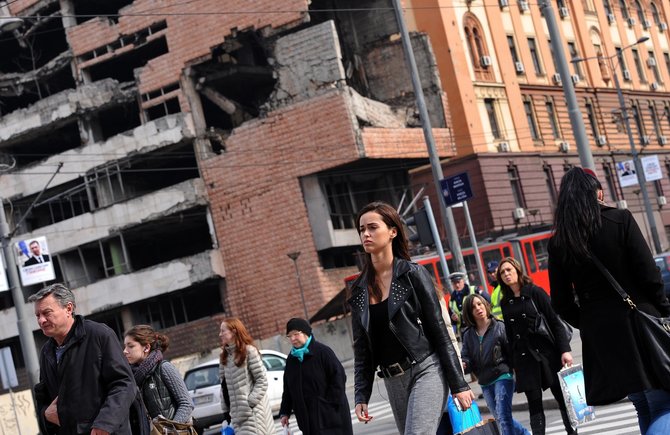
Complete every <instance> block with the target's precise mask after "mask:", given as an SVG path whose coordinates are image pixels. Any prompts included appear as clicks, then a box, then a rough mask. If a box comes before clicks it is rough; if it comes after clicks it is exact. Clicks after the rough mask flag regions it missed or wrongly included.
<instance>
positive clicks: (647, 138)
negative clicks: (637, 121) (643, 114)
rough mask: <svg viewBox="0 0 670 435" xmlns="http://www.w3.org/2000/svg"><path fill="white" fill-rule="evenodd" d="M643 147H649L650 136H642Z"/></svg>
mask: <svg viewBox="0 0 670 435" xmlns="http://www.w3.org/2000/svg"><path fill="white" fill-rule="evenodd" d="M642 145H649V136H642Z"/></svg>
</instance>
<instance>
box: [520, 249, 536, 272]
mask: <svg viewBox="0 0 670 435" xmlns="http://www.w3.org/2000/svg"><path fill="white" fill-rule="evenodd" d="M523 250H524V251H525V256H526V260H528V266H529V267H530V273H535V272H537V263H535V256H534V255H533V248H532V247H531V245H530V242H524V244H523Z"/></svg>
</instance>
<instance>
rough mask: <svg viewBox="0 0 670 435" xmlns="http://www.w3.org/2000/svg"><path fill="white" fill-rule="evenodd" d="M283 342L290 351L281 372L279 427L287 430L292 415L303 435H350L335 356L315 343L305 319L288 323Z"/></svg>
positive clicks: (342, 376)
mask: <svg viewBox="0 0 670 435" xmlns="http://www.w3.org/2000/svg"><path fill="white" fill-rule="evenodd" d="M286 338H287V339H288V340H289V341H290V342H291V346H292V347H291V353H290V354H289V356H288V358H287V359H286V368H285V369H284V393H283V395H282V399H281V408H280V410H279V415H280V416H281V424H282V426H284V427H288V421H289V418H290V417H291V414H292V413H293V414H295V418H296V420H297V421H298V427H299V428H300V430H301V431H302V433H303V434H305V435H317V434H320V435H340V434H342V435H353V428H352V426H351V413H350V412H349V401H348V400H347V395H346V392H345V384H346V382H347V376H346V375H345V373H344V367H342V364H341V363H340V360H339V359H338V358H337V356H336V355H335V352H333V350H332V349H331V348H329V347H328V346H326V345H325V344H322V343H319V342H317V341H316V340H315V339H314V335H313V334H312V327H311V326H310V325H309V323H307V321H306V320H305V319H299V318H293V319H291V320H289V321H288V323H287V324H286Z"/></svg>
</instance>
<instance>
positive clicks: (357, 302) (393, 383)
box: [349, 202, 474, 434]
mask: <svg viewBox="0 0 670 435" xmlns="http://www.w3.org/2000/svg"><path fill="white" fill-rule="evenodd" d="M356 222H357V224H358V232H359V234H360V238H361V243H362V244H363V249H364V250H365V253H366V264H365V267H364V269H363V272H362V273H361V275H360V277H358V279H357V280H356V281H355V282H354V283H353V285H352V297H351V299H350V300H349V303H350V305H351V308H352V322H353V330H354V356H355V362H354V378H355V401H356V416H357V417H358V420H359V421H361V422H365V423H368V422H370V420H371V419H372V416H371V415H369V414H368V401H369V399H370V395H371V393H372V385H373V381H374V377H375V371H376V370H377V369H379V371H378V373H377V374H378V376H379V377H381V378H383V379H384V384H385V386H386V391H387V393H388V397H389V402H390V404H391V409H392V411H393V416H394V418H395V422H396V425H397V426H398V430H399V432H400V433H401V434H427V433H435V432H436V430H437V426H438V424H439V422H440V418H441V416H442V410H443V406H444V403H445V400H446V397H447V385H448V387H449V388H450V389H451V392H452V394H453V396H454V398H455V399H456V400H457V401H458V402H459V403H460V405H461V406H462V407H463V408H464V409H467V408H469V407H470V405H471V403H472V399H473V398H474V396H473V394H472V391H470V387H469V386H468V384H467V382H466V381H465V379H463V373H462V371H461V367H460V361H459V360H458V356H457V354H456V349H455V348H454V346H453V344H452V342H451V340H450V338H449V334H448V332H447V327H446V326H445V323H444V320H443V319H442V311H441V307H440V302H439V300H438V294H437V292H436V290H435V287H434V285H433V281H432V278H431V276H430V274H429V273H428V272H427V271H426V269H424V268H423V267H422V266H419V265H417V264H416V263H413V262H411V261H410V257H409V250H408V246H407V238H406V236H405V231H404V228H403V225H402V222H401V220H400V216H399V215H398V213H397V212H396V210H395V209H394V208H393V207H391V206H390V205H389V204H386V203H383V202H373V203H371V204H368V205H366V206H365V207H363V209H361V211H360V212H359V213H358V217H357V219H356Z"/></svg>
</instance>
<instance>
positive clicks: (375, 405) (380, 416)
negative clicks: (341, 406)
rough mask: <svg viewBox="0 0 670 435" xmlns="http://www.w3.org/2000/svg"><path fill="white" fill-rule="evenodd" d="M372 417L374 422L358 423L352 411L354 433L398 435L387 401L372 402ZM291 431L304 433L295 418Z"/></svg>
mask: <svg viewBox="0 0 670 435" xmlns="http://www.w3.org/2000/svg"><path fill="white" fill-rule="evenodd" d="M368 409H369V410H370V415H372V416H373V419H372V421H370V423H368V424H364V423H361V422H359V421H358V419H357V418H356V414H355V413H354V410H353V409H352V410H351V422H352V424H353V426H354V433H355V434H356V435H358V434H361V435H362V434H374V435H397V434H398V429H397V428H396V426H395V421H394V420H393V412H392V411H391V406H390V405H389V403H388V402H386V401H381V402H372V403H370V404H369V405H368ZM275 426H276V428H277V431H278V432H277V433H280V434H281V433H283V432H282V427H281V424H280V422H279V420H276V421H275ZM289 431H290V433H291V435H302V431H301V430H300V429H299V428H298V423H297V422H296V420H295V416H291V420H290V421H289Z"/></svg>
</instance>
